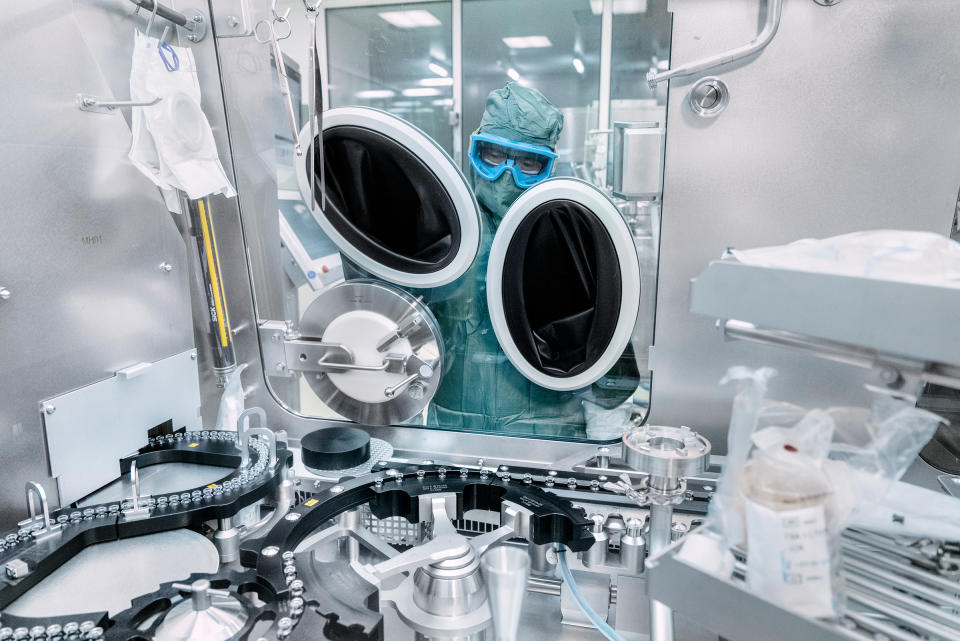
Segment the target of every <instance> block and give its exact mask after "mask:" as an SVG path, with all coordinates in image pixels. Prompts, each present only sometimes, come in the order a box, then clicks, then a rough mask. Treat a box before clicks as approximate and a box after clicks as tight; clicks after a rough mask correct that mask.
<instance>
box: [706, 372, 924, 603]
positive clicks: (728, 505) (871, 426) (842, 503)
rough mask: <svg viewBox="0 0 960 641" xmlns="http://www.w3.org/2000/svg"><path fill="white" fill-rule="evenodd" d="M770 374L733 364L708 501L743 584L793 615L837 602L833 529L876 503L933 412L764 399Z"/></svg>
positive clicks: (890, 403) (884, 402)
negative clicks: (724, 444) (729, 407)
mask: <svg viewBox="0 0 960 641" xmlns="http://www.w3.org/2000/svg"><path fill="white" fill-rule="evenodd" d="M775 375H776V372H775V371H773V370H771V369H769V368H764V369H761V370H750V369H747V368H742V367H738V368H732V369H731V370H730V371H729V372H728V373H727V376H726V377H725V379H724V382H727V381H736V382H738V383H739V384H740V386H741V389H740V391H739V393H738V394H737V396H736V398H735V400H734V406H733V414H732V416H731V422H730V431H729V433H728V450H727V451H728V457H727V465H726V467H725V469H724V473H723V476H722V477H721V480H720V483H719V485H718V490H717V495H716V497H715V498H714V500H713V502H712V503H711V505H710V516H711V519H712V520H713V522H714V523H715V524H716V528H717V529H718V530H719V532H720V535H721V537H722V539H723V541H724V544H725V545H727V546H729V547H731V548H739V549H740V550H742V551H743V552H745V553H746V556H747V568H746V581H747V585H748V586H749V587H750V588H751V590H753V591H755V592H756V593H757V594H760V595H762V596H763V597H764V598H767V599H769V600H771V601H774V602H775V603H777V604H779V605H782V606H783V607H786V608H789V609H791V610H793V611H795V612H798V613H800V614H803V615H806V616H811V617H817V618H830V617H833V616H836V615H838V614H840V613H841V612H842V610H843V600H842V596H843V591H842V585H841V581H840V576H839V565H840V564H839V549H840V545H839V537H840V533H841V532H842V531H843V529H844V528H845V527H847V526H848V525H849V524H850V523H851V522H853V521H855V520H856V519H857V518H858V516H859V515H861V514H865V513H869V512H870V510H871V508H872V507H873V506H875V505H877V504H878V502H880V501H882V500H883V498H884V496H885V495H886V494H887V492H888V491H889V490H890V488H891V486H892V484H893V483H894V482H896V481H897V479H899V478H900V476H902V475H903V473H904V471H906V469H907V467H908V466H909V465H910V464H911V463H912V462H913V460H914V459H915V458H916V456H917V454H918V453H919V451H920V449H921V448H922V447H923V446H924V444H925V443H926V442H927V441H929V440H930V438H931V437H932V436H933V433H934V432H935V431H936V429H937V426H938V425H939V423H940V422H941V419H940V417H938V416H937V415H935V414H932V413H930V412H927V411H925V410H920V409H917V408H915V407H914V406H913V405H912V404H911V403H908V402H906V401H902V400H898V399H896V398H892V397H890V396H887V395H884V394H879V393H878V394H877V395H876V397H875V399H874V401H873V405H872V407H871V408H870V409H865V408H827V409H813V410H810V409H806V408H802V407H799V406H796V405H792V404H789V403H782V402H775V401H770V400H768V399H766V397H765V394H766V389H767V382H768V381H769V380H770V378H771V377H773V376H775Z"/></svg>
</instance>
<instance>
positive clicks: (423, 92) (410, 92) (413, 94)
mask: <svg viewBox="0 0 960 641" xmlns="http://www.w3.org/2000/svg"><path fill="white" fill-rule="evenodd" d="M403 95H404V96H407V97H409V98H422V97H426V96H439V95H440V90H439V89H431V88H430V87H414V88H413V89H404V90H403Z"/></svg>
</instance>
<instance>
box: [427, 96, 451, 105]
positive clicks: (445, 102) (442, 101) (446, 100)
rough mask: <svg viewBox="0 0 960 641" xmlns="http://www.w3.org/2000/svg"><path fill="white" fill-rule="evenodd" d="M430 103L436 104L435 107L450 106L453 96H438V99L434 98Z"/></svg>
mask: <svg viewBox="0 0 960 641" xmlns="http://www.w3.org/2000/svg"><path fill="white" fill-rule="evenodd" d="M430 104H432V105H436V106H437V107H452V106H453V98H440V99H439V100H434V101H433V102H431V103H430Z"/></svg>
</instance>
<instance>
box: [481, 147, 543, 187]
mask: <svg viewBox="0 0 960 641" xmlns="http://www.w3.org/2000/svg"><path fill="white" fill-rule="evenodd" d="M556 160H557V154H555V153H553V152H552V151H551V150H550V148H549V147H544V146H542V145H532V144H529V143H524V142H515V141H513V140H509V139H508V138H501V137H500V136H494V135H493V134H473V135H472V136H470V164H471V165H473V168H474V170H475V171H476V172H477V174H479V175H480V176H481V177H482V178H486V179H487V180H496V179H497V178H499V177H500V176H502V175H503V172H505V171H507V170H508V169H509V170H510V173H512V174H513V182H515V183H517V187H522V188H526V187H531V186H533V185H536V184H537V183H538V182H540V181H541V180H546V179H547V178H549V177H550V176H551V175H553V163H554V162H555V161H556Z"/></svg>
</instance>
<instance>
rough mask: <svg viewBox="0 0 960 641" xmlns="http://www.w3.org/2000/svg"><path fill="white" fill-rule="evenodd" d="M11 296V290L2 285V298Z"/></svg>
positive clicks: (0, 294)
mask: <svg viewBox="0 0 960 641" xmlns="http://www.w3.org/2000/svg"><path fill="white" fill-rule="evenodd" d="M9 298H10V290H9V289H7V288H6V287H0V300H7V299H9Z"/></svg>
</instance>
